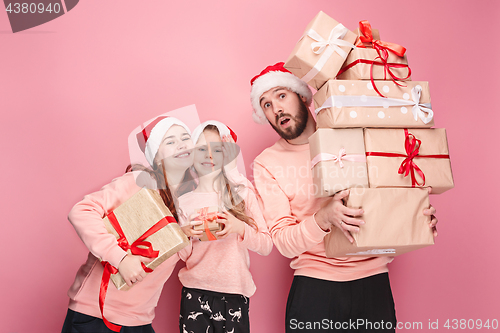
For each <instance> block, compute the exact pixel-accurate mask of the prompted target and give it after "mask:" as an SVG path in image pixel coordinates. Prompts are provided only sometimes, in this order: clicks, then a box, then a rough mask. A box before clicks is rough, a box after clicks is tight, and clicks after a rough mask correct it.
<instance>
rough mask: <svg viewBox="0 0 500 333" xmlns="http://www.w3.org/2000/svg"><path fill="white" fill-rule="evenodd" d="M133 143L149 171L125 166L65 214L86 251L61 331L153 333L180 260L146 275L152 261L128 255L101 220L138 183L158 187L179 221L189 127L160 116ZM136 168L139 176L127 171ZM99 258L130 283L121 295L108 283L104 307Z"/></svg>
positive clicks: (189, 157) (188, 155)
mask: <svg viewBox="0 0 500 333" xmlns="http://www.w3.org/2000/svg"><path fill="white" fill-rule="evenodd" d="M137 139H138V143H139V146H140V147H141V149H142V150H143V152H144V153H145V156H146V159H147V161H148V162H149V164H150V165H151V168H145V167H138V166H134V167H132V166H129V167H128V168H127V173H126V174H125V175H123V176H121V177H118V178H116V179H114V180H113V181H112V182H111V183H110V184H108V185H106V186H104V187H103V188H102V189H101V190H100V191H98V192H95V193H92V194H89V195H87V196H85V197H84V198H83V200H82V201H80V202H79V203H77V204H76V205H75V206H74V207H73V209H72V210H71V211H70V213H69V216H68V218H69V221H70V222H71V223H72V224H73V226H74V228H75V230H76V232H77V233H78V235H79V236H80V238H81V239H82V241H83V242H84V244H85V245H86V246H87V248H88V249H89V251H90V252H89V254H88V258H87V261H86V263H85V264H83V265H82V266H81V267H80V269H79V270H78V272H77V275H76V278H75V281H74V283H73V285H72V286H71V288H70V289H69V291H68V296H69V297H70V301H69V309H68V313H67V316H66V320H65V322H64V325H63V329H62V332H79V333H85V332H92V333H95V332H113V331H115V332H118V331H120V332H122V333H139V332H140V333H150V332H154V330H153V328H152V326H151V322H152V320H153V318H154V311H155V307H156V305H157V303H158V298H159V297H160V293H161V290H162V288H163V284H164V283H165V281H166V280H167V279H168V278H169V276H170V274H171V273H172V270H173V269H174V266H175V264H176V262H177V261H178V259H179V257H178V255H177V254H175V255H173V256H172V257H170V258H169V259H167V260H166V261H165V262H163V263H162V264H161V265H159V266H158V267H157V268H156V269H155V270H154V271H153V272H151V273H149V274H147V276H146V273H145V271H144V270H143V268H142V266H141V263H143V262H149V261H150V260H151V259H149V258H145V257H142V256H137V255H132V254H127V252H126V251H124V250H123V249H122V248H121V247H120V246H119V245H118V242H117V240H116V238H115V236H113V235H112V234H109V233H108V232H107V231H106V229H105V227H104V224H103V221H102V218H103V217H104V216H106V215H107V214H108V213H109V212H111V211H113V210H114V209H115V208H117V207H118V206H120V205H121V204H122V203H124V202H125V201H126V200H127V199H129V198H130V197H131V196H132V195H134V194H135V193H137V192H138V191H139V190H140V189H141V187H143V186H144V185H146V184H141V183H140V180H141V179H142V181H146V182H149V183H151V181H152V180H153V182H156V186H155V187H156V188H158V189H159V192H160V195H161V197H162V199H163V201H164V203H165V205H166V206H167V207H168V208H169V209H170V211H171V212H172V215H173V216H174V217H175V219H176V220H177V218H178V216H177V210H176V207H175V204H174V203H175V201H176V199H175V197H176V193H177V192H178V191H180V188H181V186H180V185H179V184H188V183H189V182H187V180H189V172H187V171H188V169H189V167H190V166H191V165H192V163H193V154H192V149H193V141H192V139H191V134H190V130H189V128H188V127H187V126H186V125H185V124H184V123H182V122H181V121H180V120H178V119H176V118H173V117H158V118H157V119H155V120H154V121H152V122H151V123H150V124H149V125H147V126H146V127H145V128H144V130H142V131H141V133H138V135H137ZM137 169H139V170H140V171H134V172H128V171H131V170H137ZM144 176H146V177H144ZM191 179H192V178H191ZM149 185H151V184H149ZM98 258H99V259H101V260H102V261H103V262H108V263H109V264H111V265H112V266H114V267H116V268H117V269H118V272H119V273H120V274H121V275H122V277H123V278H124V280H125V282H126V283H127V285H129V286H132V285H133V284H134V287H133V288H131V289H130V290H127V291H119V290H118V289H116V287H115V285H114V284H113V283H111V282H110V283H109V285H108V289H107V293H105V294H104V296H105V299H104V307H100V304H99V303H100V302H101V299H100V297H102V296H103V294H102V293H100V288H101V280H102V276H103V265H101V262H100V261H99V259H98ZM120 326H122V327H120ZM120 329H121V330H120Z"/></svg>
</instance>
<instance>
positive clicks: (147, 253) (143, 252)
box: [99, 212, 176, 332]
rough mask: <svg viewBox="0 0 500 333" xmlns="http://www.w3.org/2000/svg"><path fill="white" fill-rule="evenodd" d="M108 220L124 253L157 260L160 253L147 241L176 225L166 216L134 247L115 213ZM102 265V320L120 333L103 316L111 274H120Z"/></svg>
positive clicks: (171, 218) (109, 215)
mask: <svg viewBox="0 0 500 333" xmlns="http://www.w3.org/2000/svg"><path fill="white" fill-rule="evenodd" d="M108 220H109V222H110V223H111V225H112V226H113V228H114V229H115V230H116V232H117V233H118V235H119V236H120V237H119V238H118V245H119V246H120V247H121V248H122V249H123V250H124V251H127V250H130V252H132V254H134V255H140V256H143V257H148V258H157V257H158V255H159V253H160V251H154V250H153V246H152V245H151V243H150V242H146V241H145V239H146V238H148V237H149V236H151V235H152V234H154V233H156V232H157V231H158V230H160V229H162V228H163V227H165V226H166V225H167V224H169V223H176V221H175V218H174V217H172V216H166V217H164V218H162V219H161V220H160V221H158V222H157V223H155V224H154V225H153V226H152V227H151V228H149V229H148V231H146V232H145V233H144V234H143V235H142V236H141V237H139V238H138V239H137V240H136V241H135V242H133V243H132V245H130V244H129V242H128V241H127V239H126V238H125V234H124V233H123V230H122V228H121V226H120V224H119V223H118V220H117V218H116V216H115V214H114V213H113V212H111V213H109V214H108ZM101 264H102V265H103V267H104V272H103V274H102V279H101V288H100V290H99V309H100V310H101V316H102V320H103V321H104V324H106V326H107V327H108V328H109V329H110V330H112V331H113V332H120V330H121V328H122V327H121V326H120V325H115V324H113V323H111V322H109V321H108V320H107V319H106V318H104V314H103V309H104V300H105V299H106V293H107V292H108V285H109V280H110V278H111V274H116V273H118V269H116V268H115V267H113V266H112V265H111V264H110V263H109V262H107V261H102V262H101ZM141 265H142V269H144V271H145V272H146V273H151V272H152V271H153V270H152V269H151V268H148V267H146V265H144V263H141Z"/></svg>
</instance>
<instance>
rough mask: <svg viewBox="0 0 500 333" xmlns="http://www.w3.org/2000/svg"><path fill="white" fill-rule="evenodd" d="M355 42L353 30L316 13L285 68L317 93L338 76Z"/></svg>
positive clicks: (322, 14)
mask: <svg viewBox="0 0 500 333" xmlns="http://www.w3.org/2000/svg"><path fill="white" fill-rule="evenodd" d="M355 41H356V35H355V34H354V33H353V32H352V31H349V30H348V29H347V28H345V27H344V26H343V25H342V24H340V23H339V22H337V21H335V20H334V19H332V18H331V17H330V16H328V15H326V14H325V13H323V12H319V13H318V15H316V17H315V18H314V19H313V20H312V21H311V22H310V23H309V24H308V25H307V27H306V29H305V32H304V34H303V36H302V37H301V38H300V40H299V41H298V42H297V44H296V45H295V48H294V49H293V51H292V53H291V54H290V56H289V57H288V59H287V61H286V62H285V65H284V66H285V68H286V69H288V70H289V71H290V72H292V73H293V74H295V75H296V76H297V77H299V78H301V79H302V80H304V81H305V82H307V83H308V84H309V85H310V86H311V87H313V88H314V89H316V90H317V89H319V88H321V86H323V84H324V83H325V82H326V81H328V80H329V79H333V78H335V76H337V73H338V71H339V69H340V67H342V64H343V63H344V61H345V59H346V58H347V55H348V54H349V52H350V51H351V49H352V48H354V42H355Z"/></svg>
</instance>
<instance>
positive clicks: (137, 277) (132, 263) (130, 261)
mask: <svg viewBox="0 0 500 333" xmlns="http://www.w3.org/2000/svg"><path fill="white" fill-rule="evenodd" d="M151 261H153V259H151V258H147V257H143V256H135V255H133V254H127V255H126V256H125V257H124V258H123V259H122V261H121V262H120V264H119V265H118V272H119V273H120V275H121V276H122V277H123V279H124V280H125V283H126V284H127V286H129V287H132V285H133V284H134V283H136V282H141V281H142V280H143V279H144V278H145V277H146V272H145V271H144V269H143V268H142V265H141V263H149V262H151Z"/></svg>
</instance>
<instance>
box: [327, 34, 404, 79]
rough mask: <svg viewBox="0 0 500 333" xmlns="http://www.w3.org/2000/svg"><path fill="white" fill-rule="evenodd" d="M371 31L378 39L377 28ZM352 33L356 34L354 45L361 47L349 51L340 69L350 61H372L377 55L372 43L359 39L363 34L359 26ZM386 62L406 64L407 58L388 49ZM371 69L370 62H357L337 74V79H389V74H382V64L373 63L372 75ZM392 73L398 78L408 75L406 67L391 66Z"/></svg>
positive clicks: (374, 37) (383, 72) (383, 71)
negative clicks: (360, 45) (361, 45)
mask: <svg viewBox="0 0 500 333" xmlns="http://www.w3.org/2000/svg"><path fill="white" fill-rule="evenodd" d="M371 32H372V37H373V39H376V40H380V33H379V31H378V29H371ZM354 33H355V34H356V35H357V38H356V45H358V43H360V44H363V46H364V48H363V47H356V48H354V49H353V50H352V51H351V53H349V55H348V56H347V59H346V61H345V63H344V65H343V66H342V69H344V68H345V67H347V66H348V65H350V64H351V63H353V62H355V61H356V60H358V59H365V60H370V61H373V60H375V58H377V57H378V56H379V55H378V53H377V50H375V49H374V48H373V44H372V43H362V42H361V41H360V40H359V37H360V36H363V33H362V32H361V30H360V29H359V28H357V29H356V30H355V31H354ZM376 61H377V62H381V59H380V58H379V59H377V60H376ZM387 62H388V63H396V64H404V65H408V60H407V58H406V55H405V56H404V57H400V56H398V55H397V54H395V53H393V52H391V51H389V50H388V57H387ZM342 69H341V71H342ZM370 71H371V65H370V64H365V63H358V64H356V65H354V66H353V67H351V68H350V69H347V70H346V71H345V72H343V73H342V74H339V75H337V79H339V80H370V79H371V78H373V80H390V79H391V77H390V75H384V74H385V70H384V67H383V66H380V65H374V66H373V74H372V76H371V75H370ZM391 71H392V73H393V74H394V75H395V76H397V77H399V78H401V79H402V78H406V77H407V76H408V73H409V72H408V68H397V67H391ZM406 80H410V78H407V79H406Z"/></svg>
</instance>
